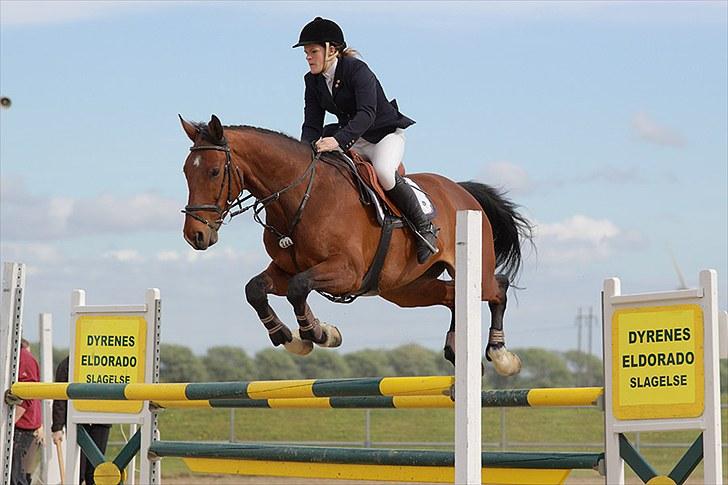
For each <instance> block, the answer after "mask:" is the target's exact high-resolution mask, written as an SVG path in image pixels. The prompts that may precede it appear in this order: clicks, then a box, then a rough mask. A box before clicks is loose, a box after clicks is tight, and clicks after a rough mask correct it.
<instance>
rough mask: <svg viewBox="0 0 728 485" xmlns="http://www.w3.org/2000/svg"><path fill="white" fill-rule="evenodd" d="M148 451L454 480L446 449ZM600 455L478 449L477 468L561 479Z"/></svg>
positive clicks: (211, 464)
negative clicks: (484, 451)
mask: <svg viewBox="0 0 728 485" xmlns="http://www.w3.org/2000/svg"><path fill="white" fill-rule="evenodd" d="M149 451H150V454H151V455H152V456H154V457H178V458H183V459H184V461H185V464H187V466H188V467H189V468H190V469H191V470H192V471H194V472H200V473H230V474H238V475H265V476H278V477H280V476H286V477H309V478H338V479H351V480H386V481H402V482H429V483H453V481H454V479H455V471H454V468H453V464H454V462H455V455H454V453H453V452H451V451H450V452H448V451H433V450H390V449H377V448H341V447H336V448H328V447H319V446H289V445H284V446H280V445H259V444H246V443H199V442H175V441H158V442H156V443H154V444H153V446H152V447H151V448H150V450H149ZM601 459H603V454H602V453H563V452H562V453H539V452H501V453H481V454H480V456H479V464H478V465H479V467H478V468H479V470H478V471H479V472H480V473H481V474H482V477H483V480H484V482H485V483H491V484H511V485H514V484H518V485H529V484H530V485H536V484H538V485H546V484H551V483H554V484H556V483H563V481H564V480H565V478H566V477H567V476H568V474H569V472H570V471H571V470H572V469H589V470H592V469H595V468H596V467H597V466H598V463H599V461H600V460H601ZM515 469H517V472H516V470H515ZM456 483H459V482H456ZM477 483H480V478H479V479H478V482H477Z"/></svg>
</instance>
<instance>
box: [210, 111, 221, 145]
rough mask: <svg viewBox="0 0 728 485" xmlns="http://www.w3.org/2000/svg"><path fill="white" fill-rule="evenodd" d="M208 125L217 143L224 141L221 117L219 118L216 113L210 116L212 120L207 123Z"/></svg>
mask: <svg viewBox="0 0 728 485" xmlns="http://www.w3.org/2000/svg"><path fill="white" fill-rule="evenodd" d="M207 127H208V128H209V129H210V135H212V138H213V139H214V141H215V142H216V143H222V141H223V131H222V123H220V118H218V117H217V116H215V115H212V116H211V117H210V122H209V123H208V124H207Z"/></svg>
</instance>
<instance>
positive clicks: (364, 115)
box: [293, 17, 437, 263]
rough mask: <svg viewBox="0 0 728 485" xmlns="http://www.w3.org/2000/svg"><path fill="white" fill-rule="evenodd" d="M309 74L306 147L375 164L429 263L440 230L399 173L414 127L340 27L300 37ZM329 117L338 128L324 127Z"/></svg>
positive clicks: (323, 23)
mask: <svg viewBox="0 0 728 485" xmlns="http://www.w3.org/2000/svg"><path fill="white" fill-rule="evenodd" d="M300 46H303V50H304V51H305V53H306V61H307V62H308V65H309V69H310V72H307V73H306V75H305V76H304V82H305V84H306V94H305V108H304V114H305V119H304V122H303V129H302V133H301V141H303V142H306V143H314V142H315V147H316V150H317V151H320V152H324V151H333V150H349V149H351V148H354V149H356V150H357V151H359V152H361V153H363V154H364V155H366V156H367V157H369V159H370V160H371V162H372V164H373V165H374V170H375V172H376V173H377V178H378V179H379V182H380V183H381V185H382V187H383V188H384V190H385V191H386V193H387V196H389V198H390V199H391V200H392V201H393V202H394V203H395V204H397V207H399V209H400V210H401V211H402V212H403V214H404V215H405V217H406V218H407V219H408V220H409V221H410V222H411V223H412V224H413V225H414V227H415V228H416V230H417V232H418V233H419V234H420V235H421V236H422V238H424V239H425V240H427V242H428V243H429V246H428V244H426V243H425V242H424V241H423V240H422V238H420V237H415V240H416V242H417V261H418V262H419V263H424V262H425V261H426V260H427V258H429V257H430V256H431V255H432V254H433V252H432V250H431V249H430V247H432V248H435V252H436V251H437V228H436V227H435V226H434V225H433V224H432V222H431V219H432V216H427V215H426V214H425V213H424V212H423V210H422V207H421V206H420V202H419V201H418V199H417V196H416V195H415V192H414V189H413V188H412V187H411V186H410V185H409V184H408V183H407V182H405V180H404V179H403V178H402V177H401V176H400V175H399V174H398V173H397V168H398V167H399V165H400V163H402V158H403V156H404V141H405V137H404V129H405V128H407V127H408V126H410V125H412V124H414V121H413V120H411V119H409V118H408V117H406V116H405V115H403V114H402V113H400V112H399V110H398V108H397V103H396V101H394V100H392V101H391V102H388V101H387V98H386V97H385V95H384V90H383V89H382V85H381V84H380V83H379V80H378V79H377V77H376V76H375V75H374V73H373V72H372V71H371V70H370V69H369V67H368V66H367V65H366V64H365V63H364V62H363V61H361V60H360V59H358V58H357V57H356V55H357V52H356V51H355V50H353V49H351V48H347V47H346V42H345V41H344V33H343V32H342V30H341V28H340V27H339V26H338V25H336V23H335V22H333V21H331V20H328V19H323V18H321V17H316V18H315V19H314V20H313V21H311V22H309V23H308V24H306V26H305V27H304V28H303V30H302V31H301V35H300V37H299V39H298V43H297V44H296V45H294V46H293V47H300ZM326 111H329V112H330V113H333V114H334V115H336V117H337V118H338V121H339V122H338V123H334V124H331V125H327V126H325V127H324V115H325V112H326Z"/></svg>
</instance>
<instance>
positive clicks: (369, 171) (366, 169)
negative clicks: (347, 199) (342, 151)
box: [346, 150, 405, 225]
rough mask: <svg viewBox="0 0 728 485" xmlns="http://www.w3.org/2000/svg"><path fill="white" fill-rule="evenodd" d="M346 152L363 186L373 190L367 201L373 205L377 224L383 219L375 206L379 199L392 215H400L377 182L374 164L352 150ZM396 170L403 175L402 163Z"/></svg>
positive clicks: (381, 222)
mask: <svg viewBox="0 0 728 485" xmlns="http://www.w3.org/2000/svg"><path fill="white" fill-rule="evenodd" d="M346 154H347V155H348V156H349V158H350V159H351V160H352V161H353V162H354V166H355V167H356V172H357V173H358V174H359V176H360V177H361V179H362V181H363V182H364V185H365V187H366V188H368V189H370V190H371V191H374V194H371V193H370V194H368V195H369V197H368V199H369V203H371V204H374V205H375V211H376V212H377V219H378V220H379V224H380V225H381V224H383V219H384V217H383V214H382V215H381V216H380V214H379V213H380V210H377V209H380V208H378V207H376V206H377V205H378V204H377V203H378V202H380V201H381V202H382V203H383V204H384V205H385V206H386V207H387V209H388V210H389V212H390V213H391V214H392V215H394V216H395V217H402V212H401V211H400V210H399V208H398V207H397V206H396V205H394V202H392V201H391V200H390V199H389V197H387V193H386V192H385V190H384V188H383V187H382V184H380V183H379V179H378V178H377V173H376V172H375V171H374V166H373V165H372V162H371V161H370V160H369V159H368V158H367V157H366V156H364V155H363V154H361V153H359V152H356V151H354V150H349V151H347V152H346ZM397 172H398V173H399V174H400V175H401V176H403V177H404V174H405V170H404V164H403V163H400V164H399V167H397ZM360 189H361V187H360ZM363 202H364V201H363ZM365 204H366V202H365Z"/></svg>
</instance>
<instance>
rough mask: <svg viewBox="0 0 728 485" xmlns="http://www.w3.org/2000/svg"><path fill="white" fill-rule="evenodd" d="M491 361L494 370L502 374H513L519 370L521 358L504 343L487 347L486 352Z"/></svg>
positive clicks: (506, 375)
mask: <svg viewBox="0 0 728 485" xmlns="http://www.w3.org/2000/svg"><path fill="white" fill-rule="evenodd" d="M486 353H487V355H488V357H490V360H491V361H492V362H493V366H494V367H495V371H496V372H497V373H498V374H499V375H502V376H505V377H508V376H514V375H516V374H518V373H519V372H521V359H520V358H519V357H518V356H517V355H516V354H514V353H513V352H511V351H510V350H508V349H507V348H506V346H505V345H501V346H499V347H488V351H487V352H486Z"/></svg>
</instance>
